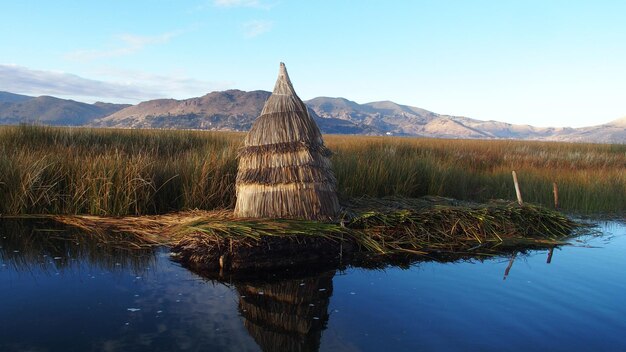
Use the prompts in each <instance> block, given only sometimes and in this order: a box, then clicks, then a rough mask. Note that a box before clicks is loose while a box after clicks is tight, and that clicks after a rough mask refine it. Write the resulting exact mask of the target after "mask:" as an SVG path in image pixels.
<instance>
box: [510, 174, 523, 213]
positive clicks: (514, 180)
mask: <svg viewBox="0 0 626 352" xmlns="http://www.w3.org/2000/svg"><path fill="white" fill-rule="evenodd" d="M513 183H514V184H515V194H517V202H518V203H519V205H524V201H523V200H522V192H521V191H520V190H519V182H517V174H516V173H515V171H513Z"/></svg>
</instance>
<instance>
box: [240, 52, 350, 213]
mask: <svg viewBox="0 0 626 352" xmlns="http://www.w3.org/2000/svg"><path fill="white" fill-rule="evenodd" d="M330 154H331V153H330V151H329V150H328V149H327V148H326V147H325V146H324V141H323V139H322V134H321V132H320V129H319V128H318V126H317V124H316V123H315V120H313V119H312V118H311V116H310V115H309V112H308V109H307V107H306V105H305V104H304V102H302V100H301V99H300V98H299V97H298V95H297V94H296V92H295V90H294V88H293V85H292V83H291V79H290V78H289V74H288V73H287V68H286V67H285V64H283V63H282V62H281V64H280V69H279V73H278V78H277V80H276V84H275V86H274V91H273V92H272V95H271V96H270V97H269V98H268V100H267V101H266V102H265V105H264V106H263V110H262V111H261V115H260V116H259V117H258V118H257V120H256V121H255V122H254V124H253V125H252V128H251V129H250V131H249V132H248V134H247V135H246V137H245V139H244V146H243V148H242V149H241V151H240V154H239V168H238V173H237V181H236V191H237V203H236V205H235V215H236V216H239V217H252V218H301V219H329V218H333V217H335V216H336V215H337V213H338V211H339V203H338V200H337V195H336V191H335V190H336V180H335V177H334V175H333V173H332V169H331V165H330V161H329V159H328V157H329V156H330Z"/></svg>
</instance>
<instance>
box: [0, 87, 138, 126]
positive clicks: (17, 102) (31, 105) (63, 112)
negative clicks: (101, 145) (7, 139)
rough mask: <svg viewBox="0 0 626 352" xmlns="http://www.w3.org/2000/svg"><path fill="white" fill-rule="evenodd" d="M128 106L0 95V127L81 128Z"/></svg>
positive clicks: (3, 93)
mask: <svg viewBox="0 0 626 352" xmlns="http://www.w3.org/2000/svg"><path fill="white" fill-rule="evenodd" d="M129 106H130V105H128V104H111V103H102V102H97V103H95V104H86V103H81V102H77V101H74V100H67V99H59V98H55V97H51V96H46V95H43V96H40V97H31V96H27V95H20V94H13V93H8V92H0V124H3V125H15V124H20V123H41V124H46V125H53V126H83V125H86V124H89V123H91V122H92V121H93V120H94V119H97V118H100V117H104V116H107V115H110V114H112V113H114V112H116V111H119V110H121V109H123V108H126V107H129Z"/></svg>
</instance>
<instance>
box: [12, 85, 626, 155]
mask: <svg viewBox="0 0 626 352" xmlns="http://www.w3.org/2000/svg"><path fill="white" fill-rule="evenodd" d="M269 95H270V92H267V91H262V90H256V91H250V92H245V91H241V90H236V89H233V90H226V91H217V92H211V93H208V94H206V95H204V96H201V97H197V98H190V99H184V100H176V99H156V100H149V101H145V102H142V103H139V104H137V105H122V104H108V103H100V102H98V103H95V104H85V103H80V102H76V101H72V100H63V99H58V98H53V97H46V96H43V97H37V98H34V97H28V96H23V95H19V94H13V93H7V92H0V124H7V123H8V124H15V123H20V122H38V123H43V124H51V125H72V126H93V127H118V128H173V129H176V128H184V129H203V130H225V131H247V130H248V129H249V128H250V127H251V126H252V123H253V122H254V120H255V119H256V118H257V117H258V116H259V114H260V112H261V110H262V108H263V105H264V104H265V100H266V99H267V98H268V97H269ZM305 103H306V104H307V106H308V108H309V113H310V114H311V116H312V117H313V119H315V120H316V121H317V123H318V125H319V126H320V129H321V130H322V132H324V133H341V134H362V135H397V136H421V137H433V138H469V139H532V140H559V141H576V142H583V141H586V142H603V143H626V118H622V119H618V120H615V121H613V122H611V123H608V124H603V125H598V126H591V127H583V128H569V127H562V128H561V127H559V128H555V127H534V126H530V125H515V124H509V123H505V122H498V121H482V120H476V119H472V118H468V117H462V116H450V115H442V114H437V113H434V112H432V111H428V110H424V109H421V108H417V107H413V106H408V105H401V104H396V103H394V102H391V101H378V102H371V103H366V104H358V103H356V102H354V101H351V100H348V99H345V98H330V97H317V98H314V99H311V100H308V101H305ZM35 116H36V117H37V118H36V119H35V118H34V117H35Z"/></svg>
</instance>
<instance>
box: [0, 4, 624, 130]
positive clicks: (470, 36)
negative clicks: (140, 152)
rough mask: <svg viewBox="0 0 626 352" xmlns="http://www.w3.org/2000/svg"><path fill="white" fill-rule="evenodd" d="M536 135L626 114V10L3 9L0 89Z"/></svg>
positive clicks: (84, 6) (404, 6)
mask: <svg viewBox="0 0 626 352" xmlns="http://www.w3.org/2000/svg"><path fill="white" fill-rule="evenodd" d="M280 61H284V62H285V63H286V64H287V68H288V69H289V72H290V75H291V78H292V81H293V82H294V85H295V88H296V91H297V92H298V94H299V95H300V97H301V98H303V99H311V98H314V97H317V96H331V97H345V98H348V99H350V100H354V101H356V102H359V103H365V102H370V101H378V100H392V101H395V102H397V103H401V104H407V105H412V106H417V107H421V108H424V109H428V110H431V111H434V112H437V113H442V114H453V115H462V116H468V117H473V118H477V119H482V120H499V121H506V122H511V123H524V124H532V125H536V126H574V127H578V126H589V125H597V124H601V123H605V122H608V121H611V120H615V119H617V118H620V117H623V116H626V1H591V0H590V1H574V0H570V1H557V0H538V1H532V0H524V1H521V0H515V1H513V0H493V1H479V0H476V1H469V0H465V1H463V0H459V1H445V0H440V1H436V0H431V1H419V0H415V1H408V0H407V1H340V0H337V1H322V0H320V1H287V0H198V1H185V0H178V1H177V0H151V1H147V0H132V1H128V0H126V1H114V0H110V1H99V2H96V1H78V0H76V1H61V0H57V1H27V0H22V1H5V0H1V11H0V90H6V91H11V92H16V93H24V94H31V95H42V94H49V95H55V96H60V97H65V98H73V99H76V100H81V101H88V102H93V101H96V100H103V101H112V102H130V103H137V102H139V101H141V100H146V99H151V98H160V97H174V98H178V99H181V98H189V97H194V96H201V95H204V94H206V93H208V92H210V91H214V90H223V89H230V88H237V89H242V90H255V89H264V90H271V89H272V87H273V84H274V80H275V78H276V74H277V71H278V63H279V62H280Z"/></svg>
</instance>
